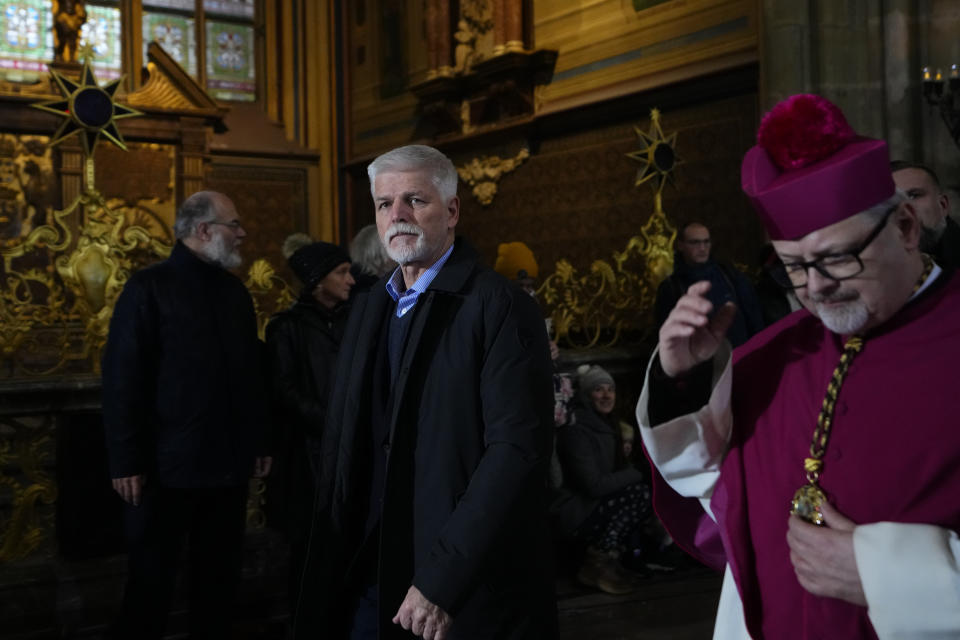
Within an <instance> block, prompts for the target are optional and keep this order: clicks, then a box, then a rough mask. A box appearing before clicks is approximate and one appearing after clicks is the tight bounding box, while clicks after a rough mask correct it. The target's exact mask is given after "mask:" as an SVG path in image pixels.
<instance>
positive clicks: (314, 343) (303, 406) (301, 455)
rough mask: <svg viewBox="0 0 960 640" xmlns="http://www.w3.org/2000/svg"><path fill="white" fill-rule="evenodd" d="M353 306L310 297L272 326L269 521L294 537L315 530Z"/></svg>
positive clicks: (269, 344)
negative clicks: (329, 305) (334, 387)
mask: <svg viewBox="0 0 960 640" xmlns="http://www.w3.org/2000/svg"><path fill="white" fill-rule="evenodd" d="M348 312H349V307H348V306H346V305H340V306H338V307H336V308H335V309H332V310H331V309H326V308H325V307H323V306H322V305H320V304H319V303H317V301H316V300H314V299H313V297H312V296H311V295H310V292H309V291H307V292H305V294H304V295H302V296H301V297H300V299H299V300H297V301H296V302H295V303H294V304H293V306H292V307H290V308H289V309H287V310H286V311H282V312H280V313H278V314H277V315H275V316H274V317H273V318H271V319H270V323H269V324H268V325H267V362H268V371H269V373H270V375H269V387H270V397H271V407H272V409H273V414H274V417H275V420H274V430H273V434H272V435H273V438H272V440H273V451H274V453H275V455H274V459H273V468H272V470H271V472H270V476H269V477H268V478H267V496H266V498H267V499H266V504H265V505H264V509H265V510H266V513H267V522H268V523H269V524H271V525H272V526H274V527H275V528H277V529H279V530H281V531H286V532H287V533H290V534H292V535H300V530H303V535H306V531H308V530H309V527H310V513H311V508H312V505H313V495H314V492H313V487H314V485H315V483H316V479H315V473H316V469H317V468H318V467H317V465H318V464H319V459H320V434H321V432H322V431H323V425H324V421H325V420H326V417H327V399H328V397H329V395H330V387H331V381H332V380H333V372H334V366H335V365H336V361H337V353H338V351H339V350H340V340H341V339H342V338H343V329H344V326H345V324H346V319H347V314H348Z"/></svg>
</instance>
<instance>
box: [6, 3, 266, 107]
mask: <svg viewBox="0 0 960 640" xmlns="http://www.w3.org/2000/svg"><path fill="white" fill-rule="evenodd" d="M133 2H134V3H137V2H139V3H140V6H142V8H143V14H142V15H143V23H142V25H141V27H140V28H141V29H142V35H143V54H144V55H143V57H144V64H146V51H147V47H148V45H149V44H150V42H151V41H154V40H155V41H157V42H158V43H159V44H160V45H161V46H162V47H163V48H164V50H166V51H167V53H169V54H170V56H171V57H172V58H173V59H174V60H176V61H177V62H178V63H179V64H180V65H181V66H182V67H183V68H184V69H185V70H186V71H187V73H189V74H190V75H191V76H193V77H194V78H198V79H200V80H201V81H202V80H203V76H204V75H205V76H206V88H207V91H208V92H209V93H210V95H211V96H213V97H214V98H217V99H218V100H239V101H247V102H249V101H253V100H256V58H255V50H254V42H255V36H254V29H253V19H254V15H255V8H256V2H257V0H203V13H202V14H201V16H195V15H194V12H195V11H196V9H197V5H198V2H197V0H133ZM120 4H121V3H120V2H119V0H89V1H88V2H87V3H86V12H87V20H86V23H85V24H84V25H83V27H82V29H81V32H80V40H79V43H78V44H79V47H80V48H82V47H84V46H85V45H90V46H91V47H92V49H93V53H94V60H93V66H94V68H95V69H96V74H97V78H98V80H100V81H106V80H112V79H114V78H118V77H119V76H120V75H121V73H123V71H124V70H123V53H122V52H123V46H122V41H123V37H124V34H123V33H122V29H123V24H122V22H121V20H120V13H121V9H120ZM52 5H53V2H52V0H0V79H4V80H7V81H13V82H35V81H37V80H38V79H39V78H40V76H41V75H42V74H44V73H46V71H47V64H48V63H49V62H50V61H52V60H53V58H54V35H53V7H52ZM198 29H203V30H204V33H205V34H206V51H200V50H199V49H198V47H199V45H198V38H197V30H198ZM201 65H202V66H201ZM127 72H128V73H129V72H130V70H127Z"/></svg>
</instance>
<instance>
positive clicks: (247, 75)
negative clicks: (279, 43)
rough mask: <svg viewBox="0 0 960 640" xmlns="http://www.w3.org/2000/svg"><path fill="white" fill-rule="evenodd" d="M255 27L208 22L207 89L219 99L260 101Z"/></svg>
mask: <svg viewBox="0 0 960 640" xmlns="http://www.w3.org/2000/svg"><path fill="white" fill-rule="evenodd" d="M253 40H254V38H253V27H250V26H245V25H238V24H232V23H228V22H214V21H212V20H207V90H208V91H209V92H210V94H211V95H212V96H213V97H215V98H217V99H218V100H240V101H247V102H249V101H252V100H255V99H256V95H257V94H256V88H257V83H256V61H255V59H254V55H253V53H254V48H253Z"/></svg>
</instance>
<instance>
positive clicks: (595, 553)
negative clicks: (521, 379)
mask: <svg viewBox="0 0 960 640" xmlns="http://www.w3.org/2000/svg"><path fill="white" fill-rule="evenodd" d="M580 397H581V400H582V402H583V405H582V406H581V407H579V408H578V409H577V410H576V413H575V420H574V421H573V423H572V424H568V425H566V426H563V427H560V428H559V429H558V431H557V452H558V453H559V457H560V462H561V466H562V468H563V484H564V492H563V493H565V494H566V499H564V500H558V501H555V503H554V507H555V508H554V509H553V512H554V515H555V516H557V517H558V518H559V520H560V521H561V526H563V525H564V524H565V525H566V526H567V527H568V528H570V529H571V530H572V532H573V534H574V536H575V537H577V538H579V539H582V540H584V541H585V542H586V543H587V545H588V546H587V551H586V556H585V557H584V560H583V563H582V565H581V566H580V569H579V571H578V572H577V580H579V581H580V582H581V583H583V584H585V585H587V586H590V587H596V588H598V589H600V590H601V591H606V592H607V593H615V594H620V593H629V592H630V591H632V590H633V589H634V588H636V586H637V578H638V576H637V575H636V574H632V573H631V572H630V571H628V570H627V569H625V568H624V567H623V566H622V565H621V564H620V557H621V555H622V554H623V553H624V551H626V549H627V543H628V541H629V540H630V539H631V537H632V536H635V535H636V533H637V532H638V531H639V530H640V528H641V526H642V525H643V524H644V522H645V521H646V520H647V519H648V518H649V517H650V513H651V501H650V487H649V485H648V484H647V482H646V480H645V479H644V476H643V474H642V473H641V472H640V471H639V470H638V469H637V468H636V467H634V466H633V464H632V463H631V462H630V460H629V453H627V452H626V451H625V447H624V438H623V436H622V433H621V427H620V422H619V421H618V420H617V419H616V417H615V414H614V411H613V409H614V405H615V404H616V399H617V391H616V385H615V384H614V381H613V377H612V376H611V375H610V374H609V373H607V372H606V371H605V370H603V369H602V368H600V367H597V366H588V365H584V366H582V367H580Z"/></svg>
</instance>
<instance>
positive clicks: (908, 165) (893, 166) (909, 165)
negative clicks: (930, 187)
mask: <svg viewBox="0 0 960 640" xmlns="http://www.w3.org/2000/svg"><path fill="white" fill-rule="evenodd" d="M904 169H920V171H923V172H924V173H926V174H927V175H928V176H930V179H931V180H933V184H935V185H936V186H937V189H938V190H941V191H942V190H943V187H941V186H940V178H938V177H937V172H936V171H934V170H933V168H932V167H930V166H929V165H926V164H923V163H922V162H910V161H908V160H894V161H893V162H891V163H890V173H896V172H897V171H902V170H904Z"/></svg>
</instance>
